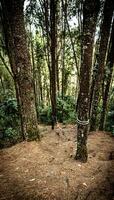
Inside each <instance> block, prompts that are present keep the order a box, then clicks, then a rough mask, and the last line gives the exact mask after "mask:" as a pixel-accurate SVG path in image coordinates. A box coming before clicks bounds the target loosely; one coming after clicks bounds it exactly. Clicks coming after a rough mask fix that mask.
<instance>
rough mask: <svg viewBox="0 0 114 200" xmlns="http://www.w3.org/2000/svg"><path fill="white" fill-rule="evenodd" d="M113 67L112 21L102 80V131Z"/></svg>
mask: <svg viewBox="0 0 114 200" xmlns="http://www.w3.org/2000/svg"><path fill="white" fill-rule="evenodd" d="M113 66H114V20H113V24H112V31H111V37H110V43H109V49H108V55H107V62H106V70H105V80H104V88H103V89H104V92H103V104H102V111H101V118H100V127H99V129H100V130H104V126H105V118H106V111H107V104H108V98H109V90H110V84H111V80H112V74H113Z"/></svg>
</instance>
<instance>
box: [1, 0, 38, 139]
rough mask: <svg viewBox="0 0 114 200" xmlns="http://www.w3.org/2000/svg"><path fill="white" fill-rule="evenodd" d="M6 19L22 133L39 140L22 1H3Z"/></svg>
mask: <svg viewBox="0 0 114 200" xmlns="http://www.w3.org/2000/svg"><path fill="white" fill-rule="evenodd" d="M1 3H2V7H3V10H4V9H5V10H4V19H5V20H6V25H7V29H6V30H5V31H6V32H7V46H8V52H9V60H10V63H11V66H12V72H13V75H14V77H15V82H16V86H17V88H18V92H17V95H19V104H20V110H21V117H22V124H21V126H22V131H23V135H24V137H25V139H26V140H33V139H36V138H39V131H38V127H37V115H36V109H35V99H34V87H33V77H32V72H31V62H30V55H29V51H28V49H27V42H26V32H25V26H24V14H23V5H24V1H23V0H21V1H19V0H16V1H15V0H9V1H7V0H2V1H1Z"/></svg>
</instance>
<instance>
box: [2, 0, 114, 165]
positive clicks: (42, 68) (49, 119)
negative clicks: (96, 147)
mask: <svg viewBox="0 0 114 200" xmlns="http://www.w3.org/2000/svg"><path fill="white" fill-rule="evenodd" d="M0 2H1V3H0V10H1V12H0V145H1V147H3V145H4V142H3V141H4V140H5V141H7V140H8V141H11V142H13V143H15V142H17V141H21V140H28V141H30V140H34V139H36V138H38V139H40V132H39V129H38V124H39V123H43V124H46V125H51V126H52V129H54V126H55V125H56V124H57V122H60V123H64V124H67V123H70V124H76V123H77V124H78V127H77V131H78V136H77V139H78V143H77V153H76V159H80V160H82V161H84V162H85V161H87V148H86V143H87V133H88V130H89V131H96V130H98V129H99V130H107V131H112V132H113V131H114V72H113V65H114V2H113V0H92V1H91V0H85V1H82V0H78V1H74V0H69V1H68V0H61V1H59V0H58V1H57V0H26V1H24V0H16V1H15V0H9V1H7V0H1V1H0Z"/></svg>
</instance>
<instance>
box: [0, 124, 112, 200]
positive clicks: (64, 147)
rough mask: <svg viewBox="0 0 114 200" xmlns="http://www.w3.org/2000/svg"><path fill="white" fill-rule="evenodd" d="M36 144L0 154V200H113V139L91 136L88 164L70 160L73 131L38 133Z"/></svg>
mask: <svg viewBox="0 0 114 200" xmlns="http://www.w3.org/2000/svg"><path fill="white" fill-rule="evenodd" d="M40 130H41V134H42V140H41V142H22V143H20V144H17V145H15V146H13V147H10V148H6V149H2V150H0V200H113V199H114V138H113V137H111V136H110V135H109V134H107V133H105V132H96V133H95V132H94V133H91V134H90V135H89V138H88V153H89V157H88V162H87V163H84V164H82V163H80V162H78V161H76V160H74V156H75V149H76V128H75V126H73V125H67V126H61V125H58V126H57V127H56V129H55V130H54V131H52V130H51V127H44V126H42V127H40Z"/></svg>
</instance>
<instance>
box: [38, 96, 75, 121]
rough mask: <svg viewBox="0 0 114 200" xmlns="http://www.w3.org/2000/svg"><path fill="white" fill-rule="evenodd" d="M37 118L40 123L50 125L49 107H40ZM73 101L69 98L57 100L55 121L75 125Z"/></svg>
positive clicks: (59, 97)
mask: <svg viewBox="0 0 114 200" xmlns="http://www.w3.org/2000/svg"><path fill="white" fill-rule="evenodd" d="M39 118H40V121H41V122H42V123H46V124H51V106H47V107H40V110H39ZM75 119H76V117H75V100H74V98H73V97H71V96H64V99H62V97H61V96H58V98H57V121H58V122H63V123H75Z"/></svg>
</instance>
